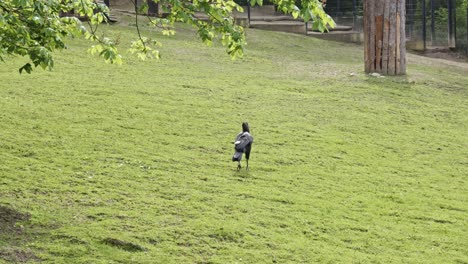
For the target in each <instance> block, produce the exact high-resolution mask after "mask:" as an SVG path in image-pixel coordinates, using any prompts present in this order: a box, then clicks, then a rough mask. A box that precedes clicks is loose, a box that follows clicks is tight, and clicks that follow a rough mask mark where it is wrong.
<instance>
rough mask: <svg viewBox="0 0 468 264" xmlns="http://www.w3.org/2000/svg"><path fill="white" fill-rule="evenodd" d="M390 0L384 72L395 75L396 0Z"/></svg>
mask: <svg viewBox="0 0 468 264" xmlns="http://www.w3.org/2000/svg"><path fill="white" fill-rule="evenodd" d="M389 2H390V10H389V16H390V31H389V35H388V70H387V72H386V74H388V75H395V62H396V47H395V46H396V27H397V22H396V20H397V17H396V0H389Z"/></svg>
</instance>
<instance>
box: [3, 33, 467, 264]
mask: <svg viewBox="0 0 468 264" xmlns="http://www.w3.org/2000/svg"><path fill="white" fill-rule="evenodd" d="M108 30H110V33H112V34H120V35H121V39H122V42H124V43H123V44H124V45H125V43H126V42H127V41H128V40H129V39H131V38H132V37H134V36H133V34H134V32H133V29H131V28H128V27H125V26H122V25H120V26H113V27H110V28H108ZM117 31H119V33H117ZM248 40H249V49H248V51H247V54H246V57H245V59H243V60H238V61H234V62H233V61H231V60H230V59H229V58H228V57H227V55H225V54H224V51H223V48H222V47H219V46H215V47H211V48H208V47H203V46H202V47H200V44H199V42H197V40H195V39H194V33H193V32H192V31H191V30H189V29H187V28H182V29H181V30H180V32H179V34H178V35H177V36H176V37H174V38H167V39H164V41H163V43H164V47H163V55H164V57H163V60H161V61H160V62H154V61H151V62H139V61H136V60H135V59H133V58H128V59H127V63H126V64H125V65H123V66H121V67H118V66H112V65H107V64H105V63H103V62H102V61H100V60H98V59H96V58H94V57H91V56H90V55H84V52H85V49H86V45H89V44H88V43H86V42H83V41H80V40H77V41H74V42H73V43H72V45H71V47H70V49H69V50H67V51H65V52H62V53H59V54H58V56H57V62H56V69H55V70H54V71H53V72H42V71H40V70H37V71H36V72H34V73H33V74H32V75H21V76H20V75H18V74H17V70H16V69H17V68H18V67H19V65H20V64H21V62H22V61H23V60H22V59H12V60H10V61H9V62H7V63H6V64H3V65H2V66H1V68H0V80H1V82H0V109H1V111H0V133H1V141H0V161H1V162H0V205H3V206H4V207H9V208H14V209H16V210H18V211H20V212H23V213H30V214H31V219H30V220H29V221H25V222H22V223H21V224H22V225H24V228H23V229H21V230H23V231H17V232H16V233H15V234H14V235H12V234H6V233H5V232H4V233H2V232H0V238H1V239H0V251H1V252H3V255H4V256H5V255H8V254H7V253H8V252H12V251H14V250H15V249H23V250H26V249H29V250H30V251H32V252H34V253H35V254H36V255H37V256H38V257H40V258H41V259H43V260H44V261H46V262H63V263H71V262H73V263H90V262H92V263H109V262H113V261H115V262H130V261H134V262H137V263H150V262H151V263H154V262H159V263H181V262H185V263H187V262H189V263H190V262H201V263H206V262H213V263H235V262H239V263H259V262H267V263H268V262H277V263H286V262H321V263H327V262H330V263H337V262H341V263H350V262H381V263H402V262H406V263H408V262H411V263H442V262H444V263H455V262H459V263H467V262H468V258H467V256H468V251H467V248H468V242H467V240H466V234H467V233H468V229H467V220H466V219H467V215H468V214H467V211H468V207H467V200H468V199H467V198H468V197H467V175H468V169H467V164H468V160H467V157H468V152H467V149H468V148H467V147H468V146H467V142H468V136H467V133H466V131H467V127H466V124H467V123H468V122H467V121H468V120H467V116H468V108H467V95H468V91H467V88H466V87H468V77H467V70H466V68H460V67H456V66H447V65H443V64H431V62H435V61H434V60H427V59H424V58H421V57H415V56H412V57H411V58H412V61H413V63H411V64H410V65H409V67H408V76H407V77H406V78H405V77H396V78H370V77H367V76H365V75H363V74H362V50H361V48H360V47H358V46H354V45H346V44H340V43H334V42H325V41H320V40H316V39H313V38H305V37H302V36H296V35H288V34H282V33H271V32H262V31H254V30H251V31H248ZM416 63H417V64H416ZM352 72H354V73H357V75H356V76H350V73H352ZM244 120H248V121H249V122H250V124H251V127H252V133H253V135H254V137H255V143H254V146H253V153H252V158H251V170H250V171H249V172H245V171H242V172H236V171H235V168H236V165H235V164H233V163H231V162H230V158H231V155H232V153H233V149H232V148H233V147H232V145H231V144H230V142H231V141H232V140H233V137H234V136H235V135H236V133H237V132H238V131H239V129H240V124H241V122H242V121H244ZM15 230H16V229H15ZM110 238H113V239H119V240H121V241H124V242H129V243H130V242H131V243H133V244H134V245H139V246H142V247H144V248H145V249H146V251H139V250H138V247H131V246H129V247H127V248H125V247H124V246H122V247H120V248H119V247H115V246H112V245H110V244H109V243H106V241H108V240H109V239H110ZM28 252H29V251H28ZM1 256H2V254H0V257H1ZM4 258H6V257H4ZM0 261H1V258H0Z"/></svg>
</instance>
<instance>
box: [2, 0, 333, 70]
mask: <svg viewBox="0 0 468 264" xmlns="http://www.w3.org/2000/svg"><path fill="white" fill-rule="evenodd" d="M148 1H153V2H154V3H159V2H160V1H159V0H148ZM148 1H147V0H144V3H143V4H142V5H141V6H140V7H139V8H138V7H137V6H136V5H135V11H136V13H146V12H147V10H148ZM272 2H274V4H276V5H277V6H278V8H279V10H282V11H283V12H285V13H290V14H292V15H293V16H294V17H295V18H297V17H302V18H303V19H304V21H309V20H313V21H314V24H316V27H317V28H319V29H321V30H326V26H327V25H331V26H333V24H334V22H333V20H332V19H331V18H330V17H329V16H328V15H327V14H326V13H325V12H324V10H323V8H322V4H321V3H320V2H319V0H302V1H301V5H300V6H301V8H298V7H297V6H296V3H295V1H294V0H274V1H272ZM250 3H251V5H262V4H263V1H262V0H252V1H250ZM163 4H164V6H165V8H166V11H167V12H168V13H169V15H168V16H167V18H164V19H163V18H150V17H148V19H149V24H150V25H151V26H154V27H159V28H161V29H162V31H161V33H162V34H163V35H173V34H174V33H175V31H174V29H173V28H174V23H175V22H183V23H186V24H189V25H192V26H194V27H195V28H197V33H198V36H199V37H200V39H201V40H202V42H204V43H205V44H207V45H210V44H211V43H212V42H213V41H215V40H220V41H221V43H222V44H223V45H224V46H225V47H226V52H227V53H228V54H229V55H230V56H231V57H232V58H236V57H240V56H242V55H243V51H244V48H245V45H246V40H245V32H244V28H243V27H242V26H239V25H236V24H235V21H234V18H233V16H232V12H233V11H234V10H237V11H242V7H241V6H239V5H238V4H236V3H235V2H234V1H233V0H193V1H188V0H168V1H165V2H164V3H163ZM106 11H107V7H106V6H105V5H101V4H97V3H95V2H94V1H93V0H50V1H34V0H4V1H2V2H0V28H1V31H0V59H1V60H4V59H5V57H6V56H8V55H20V56H28V57H29V59H30V62H28V63H26V64H25V65H23V66H22V67H21V68H20V69H19V71H20V73H21V72H23V71H26V72H27V73H30V72H31V71H32V70H33V66H34V67H37V66H40V67H42V68H43V69H52V68H53V67H54V60H53V56H52V53H53V51H54V50H60V49H65V48H66V44H65V41H64V40H65V38H66V37H76V36H84V37H85V38H86V39H89V40H92V41H95V42H96V43H97V44H96V45H94V46H92V47H91V48H90V49H89V51H90V52H91V53H93V54H98V55H99V56H101V57H103V58H104V59H105V60H106V61H107V62H110V63H117V64H120V63H121V62H122V58H121V55H119V51H118V49H117V43H118V41H116V40H112V39H109V38H107V37H105V36H99V35H98V34H97V29H98V26H99V24H101V23H103V22H107V19H106V15H105V12H106ZM70 12H73V13H74V14H77V15H79V16H80V17H83V18H86V21H87V26H84V25H83V23H82V22H81V21H80V20H79V19H78V18H76V17H68V16H64V14H67V13H70ZM198 13H204V14H206V15H207V16H208V19H207V20H202V19H200V18H199V17H198V16H197V14H198ZM135 21H136V25H137V32H138V38H137V40H136V41H134V42H133V43H132V44H131V46H130V51H131V53H134V54H136V55H137V56H138V57H139V58H141V59H147V58H159V51H158V50H157V48H158V47H159V46H160V43H159V42H158V41H157V40H154V39H152V38H149V37H146V36H142V35H141V34H140V30H139V27H138V25H139V23H138V15H135Z"/></svg>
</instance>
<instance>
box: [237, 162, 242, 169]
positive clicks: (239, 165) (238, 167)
mask: <svg viewBox="0 0 468 264" xmlns="http://www.w3.org/2000/svg"><path fill="white" fill-rule="evenodd" d="M241 168H242V166H241V164H240V161H239V163H238V164H237V170H240V169H241Z"/></svg>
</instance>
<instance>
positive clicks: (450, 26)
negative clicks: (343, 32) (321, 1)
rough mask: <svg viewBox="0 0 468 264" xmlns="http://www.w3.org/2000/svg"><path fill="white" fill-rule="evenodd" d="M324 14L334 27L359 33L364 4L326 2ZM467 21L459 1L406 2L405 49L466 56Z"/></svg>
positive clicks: (350, 0) (354, 0)
mask: <svg viewBox="0 0 468 264" xmlns="http://www.w3.org/2000/svg"><path fill="white" fill-rule="evenodd" d="M369 1H372V0H369ZM325 10H326V11H327V13H328V14H330V15H331V16H332V17H333V18H334V19H335V21H336V22H337V24H339V25H346V26H353V30H355V31H359V32H362V22H363V19H362V18H363V0H328V1H327V2H326V7H325ZM467 21H468V6H467V4H466V2H464V1H462V0H406V37H407V41H408V42H407V43H408V48H410V49H417V50H426V49H432V48H447V49H449V48H450V49H455V50H458V51H464V52H466V53H467V54H468V26H467Z"/></svg>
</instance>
